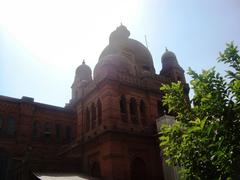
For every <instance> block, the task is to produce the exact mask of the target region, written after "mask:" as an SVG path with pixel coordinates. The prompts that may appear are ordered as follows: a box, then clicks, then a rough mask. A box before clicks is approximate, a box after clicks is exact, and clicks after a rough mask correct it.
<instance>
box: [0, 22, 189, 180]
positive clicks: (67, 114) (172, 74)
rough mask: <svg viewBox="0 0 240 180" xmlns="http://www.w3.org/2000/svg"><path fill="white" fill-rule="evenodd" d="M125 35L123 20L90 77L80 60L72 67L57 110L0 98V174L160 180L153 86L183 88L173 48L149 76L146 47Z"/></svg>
mask: <svg viewBox="0 0 240 180" xmlns="http://www.w3.org/2000/svg"><path fill="white" fill-rule="evenodd" d="M129 36H130V32H129V31H128V30H127V28H126V27H125V26H123V25H121V26H119V27H118V28H117V29H116V30H115V31H113V32H112V33H111V35H110V38H109V45H108V46H107V47H106V48H105V49H104V50H103V51H102V53H101V55H100V57H99V60H98V63H97V64H96V66H95V68H94V71H93V75H92V70H91V69H90V67H89V66H87V65H86V64H85V62H83V63H82V64H81V65H80V66H79V67H78V68H77V70H76V74H75V78H74V82H73V85H72V99H71V100H70V102H69V104H67V105H66V107H64V108H61V107H55V106H51V105H46V104H42V103H37V102H34V99H33V98H28V97H23V98H22V99H15V98H10V97H4V96H0V169H1V170H0V177H8V179H17V178H18V179H24V177H25V179H26V176H31V172H75V173H78V172H79V173H85V174H89V175H91V176H94V177H100V178H103V179H119V180H127V179H138V180H139V179H163V172H162V167H161V157H160V149H159V145H158V142H157V138H156V126H155V120H156V118H157V117H159V116H161V115H162V114H163V113H164V108H163V106H162V103H161V99H162V94H161V92H160V90H159V87H160V86H161V84H162V83H170V82H174V81H181V82H182V83H183V85H184V87H186V88H185V90H186V94H187V93H188V85H187V84H186V82H185V77H184V71H183V69H182V68H181V67H180V66H179V64H178V62H177V59H176V56H175V54H174V53H172V52H170V51H168V50H166V52H165V53H164V54H163V56H162V70H161V72H160V73H159V74H157V73H156V72H155V68H154V65H153V59H152V56H151V54H150V52H149V50H148V49H147V48H146V47H145V46H144V45H143V44H141V43H140V42H138V41H136V40H134V39H130V38H129ZM26 174H27V175H26ZM32 178H33V177H32ZM29 179H30V177H29Z"/></svg>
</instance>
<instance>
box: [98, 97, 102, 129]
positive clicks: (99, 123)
mask: <svg viewBox="0 0 240 180" xmlns="http://www.w3.org/2000/svg"><path fill="white" fill-rule="evenodd" d="M97 116H98V117H97V119H98V125H99V126H100V125H101V124H102V103H101V101H100V99H98V101H97Z"/></svg>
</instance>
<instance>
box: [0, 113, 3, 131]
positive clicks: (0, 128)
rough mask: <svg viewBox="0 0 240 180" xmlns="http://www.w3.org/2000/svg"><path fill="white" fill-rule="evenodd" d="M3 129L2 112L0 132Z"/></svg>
mask: <svg viewBox="0 0 240 180" xmlns="http://www.w3.org/2000/svg"><path fill="white" fill-rule="evenodd" d="M2 129H3V117H2V115H1V114H0V132H1V131H2Z"/></svg>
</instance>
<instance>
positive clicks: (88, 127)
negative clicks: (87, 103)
mask: <svg viewBox="0 0 240 180" xmlns="http://www.w3.org/2000/svg"><path fill="white" fill-rule="evenodd" d="M85 116H86V132H88V131H89V129H90V112H89V109H88V108H87V109H86V112H85Z"/></svg>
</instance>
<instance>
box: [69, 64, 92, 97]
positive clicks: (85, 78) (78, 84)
mask: <svg viewBox="0 0 240 180" xmlns="http://www.w3.org/2000/svg"><path fill="white" fill-rule="evenodd" d="M90 81H92V70H91V68H90V67H89V66H88V65H86V64H85V61H84V60H83V62H82V64H81V65H80V66H78V68H77V69H76V73H75V79H74V82H73V85H72V100H73V101H76V100H78V99H79V98H80V97H82V96H83V89H84V87H86V86H87V84H88V83H89V82H90Z"/></svg>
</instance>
